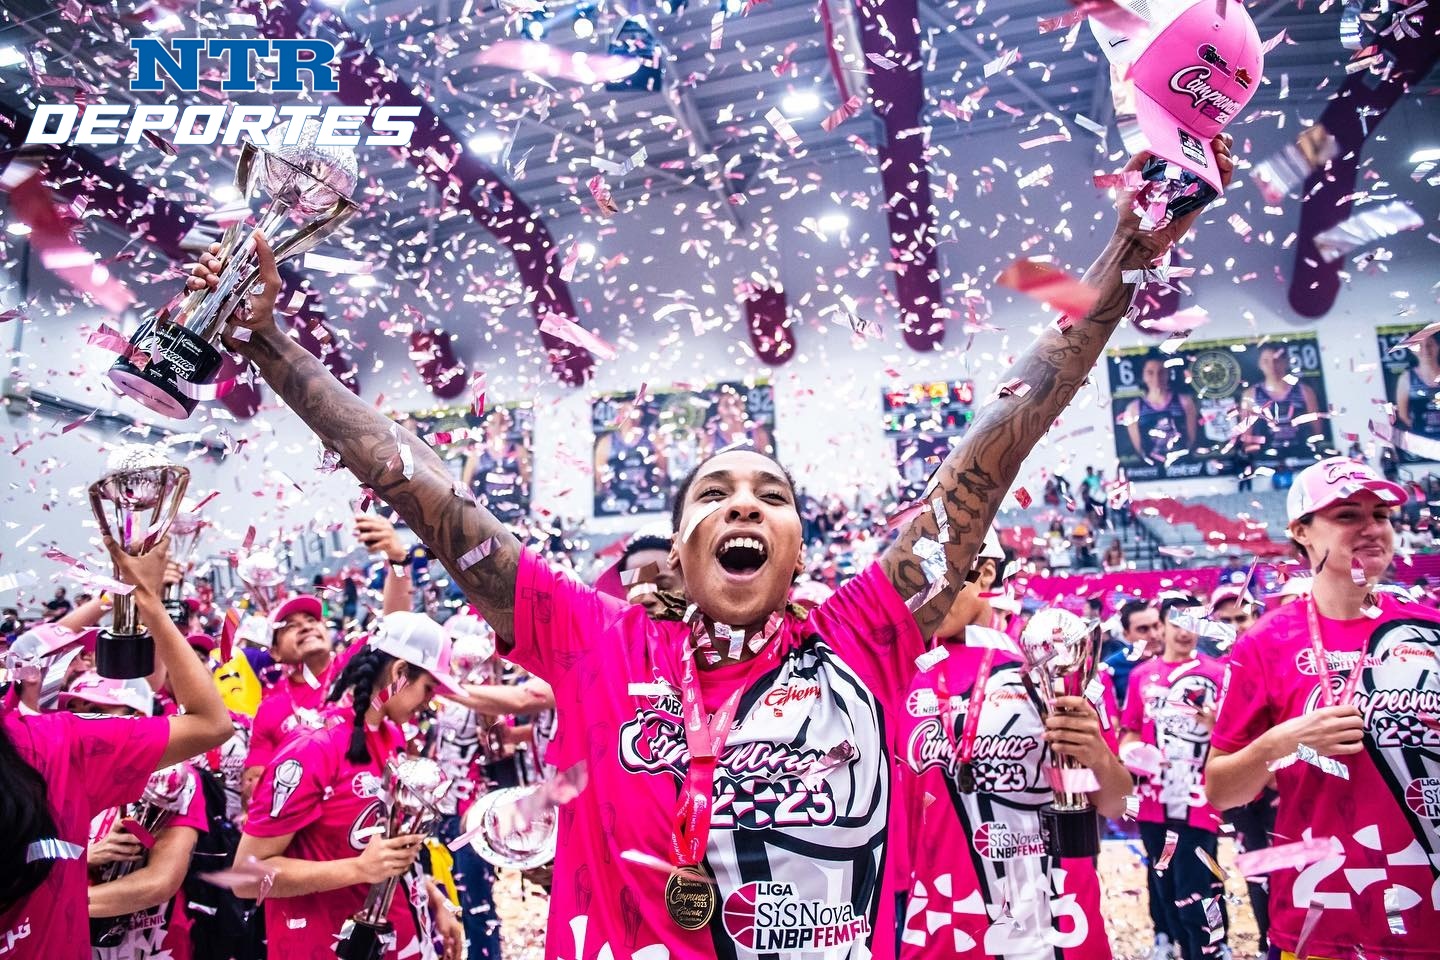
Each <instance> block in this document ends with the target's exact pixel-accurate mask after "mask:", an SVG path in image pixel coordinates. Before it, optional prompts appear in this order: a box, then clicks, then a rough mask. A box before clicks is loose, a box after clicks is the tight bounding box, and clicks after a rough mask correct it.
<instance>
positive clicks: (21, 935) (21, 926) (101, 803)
mask: <svg viewBox="0 0 1440 960" xmlns="http://www.w3.org/2000/svg"><path fill="white" fill-rule="evenodd" d="M0 723H3V724H4V725H5V733H6V734H7V735H8V736H9V737H10V739H11V740H12V741H13V742H14V744H15V748H16V749H17V750H18V751H19V752H20V756H21V757H23V758H24V759H25V761H26V762H27V763H29V764H30V765H31V766H33V767H35V769H36V770H38V771H39V772H40V775H41V776H43V777H44V778H45V786H46V789H47V791H48V793H49V797H48V799H49V801H50V808H51V812H52V813H53V815H54V817H55V824H56V827H57V830H56V834H57V839H59V840H63V841H65V842H66V843H70V844H74V845H75V846H76V847H78V848H79V850H80V852H79V854H78V856H77V858H76V859H73V860H57V861H55V866H54V868H53V869H52V870H51V871H50V876H48V877H47V878H46V879H45V882H44V883H43V884H41V885H40V886H39V888H37V889H36V890H35V892H34V893H32V894H30V896H29V897H27V898H25V899H24V900H22V901H20V902H19V903H17V904H15V905H13V906H12V907H10V909H8V910H6V911H5V912H4V913H0V957H4V958H5V960H89V957H90V923H89V909H88V899H87V895H86V892H85V890H86V887H87V886H88V880H87V877H86V869H85V852H84V851H85V844H86V841H87V840H88V839H89V837H90V818H91V817H93V816H95V814H97V813H99V812H100V811H101V810H104V809H105V808H106V807H114V806H118V805H120V804H122V803H127V802H129V801H131V800H134V799H136V798H137V797H139V796H140V792H141V791H142V790H144V789H145V782H146V780H148V779H149V778H150V774H151V773H153V772H154V771H155V768H156V767H158V766H159V765H160V756H161V754H162V753H164V752H165V745H166V744H167V743H169V741H170V721H169V720H166V719H165V718H164V717H136V718H130V717H99V716H77V715H75V714H71V713H53V714H43V715H38V716H35V715H31V716H22V715H21V714H19V713H18V712H15V711H11V712H9V713H6V714H5V715H4V716H3V717H0Z"/></svg>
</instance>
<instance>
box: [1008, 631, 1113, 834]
mask: <svg viewBox="0 0 1440 960" xmlns="http://www.w3.org/2000/svg"><path fill="white" fill-rule="evenodd" d="M1020 650H1021V653H1022V654H1023V656H1024V658H1025V672H1024V674H1023V678H1024V682H1025V686H1026V688H1027V689H1028V690H1029V691H1030V694H1031V696H1032V697H1033V698H1034V699H1035V700H1036V702H1037V703H1039V704H1040V715H1041V717H1042V718H1044V717H1048V716H1049V715H1050V714H1051V713H1053V712H1054V711H1055V698H1056V697H1062V696H1084V695H1085V693H1086V688H1087V687H1089V686H1090V683H1091V682H1092V681H1093V680H1094V679H1095V672H1096V670H1097V669H1098V668H1099V665H1100V637H1099V632H1098V631H1097V630H1096V629H1095V624H1093V623H1090V622H1088V621H1085V620H1081V619H1080V618H1079V617H1077V616H1075V615H1074V614H1073V613H1070V612H1069V611H1068V610H1061V609H1058V608H1056V607H1047V608H1046V609H1044V610H1041V611H1039V612H1038V613H1036V614H1035V616H1034V617H1032V618H1031V619H1030V622H1029V623H1028V624H1026V626H1025V631H1024V633H1022V634H1021V635H1020ZM1052 757H1054V759H1053V766H1052V768H1051V771H1050V772H1051V777H1050V783H1051V787H1052V788H1053V791H1054V794H1055V798H1054V800H1052V801H1051V802H1050V803H1047V804H1046V805H1045V806H1044V807H1042V808H1041V809H1040V830H1041V832H1042V833H1044V834H1045V842H1046V846H1047V847H1048V848H1049V852H1050V855H1051V856H1053V857H1093V856H1095V855H1097V854H1099V852H1100V821H1099V819H1098V818H1097V816H1096V813H1095V808H1094V807H1093V806H1091V804H1090V798H1089V797H1088V796H1087V795H1086V794H1087V791H1088V790H1093V789H1096V787H1095V785H1094V780H1095V775H1094V774H1093V773H1092V772H1091V771H1089V770H1086V769H1085V768H1084V767H1082V766H1081V765H1080V763H1079V761H1077V760H1075V759H1074V758H1073V757H1062V756H1055V755H1053V754H1052Z"/></svg>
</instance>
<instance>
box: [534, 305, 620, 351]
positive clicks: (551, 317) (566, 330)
mask: <svg viewBox="0 0 1440 960" xmlns="http://www.w3.org/2000/svg"><path fill="white" fill-rule="evenodd" d="M540 332H541V333H548V334H550V335H551V336H552V337H555V338H557V339H559V340H564V341H565V342H566V343H573V344H574V345H575V346H577V347H583V348H584V349H586V350H588V351H589V352H590V353H593V354H594V355H595V356H597V357H599V358H601V359H602V360H614V359H615V358H616V357H618V356H619V354H618V353H617V352H616V351H615V348H614V347H612V346H611V345H610V344H608V343H606V342H605V341H604V340H602V339H600V338H599V337H597V336H596V335H595V334H593V333H591V332H590V331H589V330H586V329H585V328H584V327H582V326H580V325H579V324H578V323H576V322H575V321H574V320H571V319H570V318H569V317H562V316H561V315H560V314H558V313H547V314H546V315H545V319H544V320H541V321H540Z"/></svg>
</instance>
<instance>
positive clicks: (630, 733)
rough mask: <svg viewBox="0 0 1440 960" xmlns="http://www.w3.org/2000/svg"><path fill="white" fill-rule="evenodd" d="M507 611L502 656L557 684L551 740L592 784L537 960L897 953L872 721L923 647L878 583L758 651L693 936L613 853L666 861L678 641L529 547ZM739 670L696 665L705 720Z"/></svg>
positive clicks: (680, 769) (649, 877) (885, 803)
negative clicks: (510, 629) (555, 731)
mask: <svg viewBox="0 0 1440 960" xmlns="http://www.w3.org/2000/svg"><path fill="white" fill-rule="evenodd" d="M515 599H516V603H515V631H516V636H515V647H514V649H513V651H511V652H510V653H509V654H507V656H508V657H509V658H510V659H512V660H514V661H515V662H516V663H518V664H520V665H521V666H523V667H524V668H525V669H527V670H529V671H530V672H531V673H533V674H535V675H536V676H539V677H543V678H544V679H546V680H548V681H549V682H550V683H551V685H552V686H553V687H554V689H555V699H556V705H557V709H558V711H559V714H560V720H559V723H560V727H561V728H562V729H568V730H569V731H570V739H568V740H567V742H568V743H569V744H571V745H573V753H574V754H575V756H574V759H576V760H578V759H581V757H580V756H579V755H580V754H582V753H583V759H584V760H585V761H586V763H587V770H588V775H589V785H588V787H587V788H586V789H585V790H584V791H583V792H582V793H581V794H580V795H579V797H577V798H576V799H575V800H574V801H572V802H570V803H568V804H566V805H565V806H563V807H562V808H561V812H560V835H559V843H558V846H557V853H556V858H555V865H554V866H555V881H554V888H553V890H552V893H551V900H550V923H549V935H548V939H547V944H546V949H547V953H548V954H549V955H551V956H560V957H569V958H573V960H593V958H597V957H614V958H616V960H622V958H631V957H639V958H642V960H643V958H648V957H667V958H669V960H700V958H713V957H717V956H723V957H736V958H745V957H752V958H753V957H756V956H757V955H763V954H775V953H785V954H786V955H787V956H788V957H795V958H815V957H820V956H826V957H829V958H835V960H838V958H840V957H851V956H853V957H862V956H865V955H866V954H867V949H868V945H869V943H870V941H871V939H872V936H873V937H874V939H875V941H876V943H877V946H878V947H883V944H884V942H885V941H886V940H887V939H888V940H890V941H893V938H894V927H893V926H891V927H889V928H888V929H881V928H880V926H879V922H878V917H879V914H878V912H877V911H878V907H879V904H880V901H881V900H882V899H891V900H893V892H891V891H888V890H887V891H885V893H884V895H883V896H882V891H881V886H882V877H883V876H884V875H885V869H884V860H885V857H886V856H887V855H888V851H887V846H888V844H889V842H890V841H889V836H888V833H887V827H886V819H887V818H886V812H887V810H888V809H889V806H890V800H891V788H892V785H891V757H890V754H889V750H888V746H889V745H888V743H887V739H886V738H887V736H888V735H889V734H888V731H886V729H885V724H886V723H887V722H890V721H889V717H893V716H894V712H893V708H892V707H891V706H889V704H890V702H891V701H892V700H899V698H900V696H901V695H902V693H903V683H904V682H905V678H907V677H908V675H909V672H910V671H912V670H913V669H914V666H913V660H914V657H915V656H916V655H918V654H919V653H920V652H921V650H922V643H921V640H920V635H919V632H918V630H917V629H916V628H915V623H914V619H913V618H912V617H911V615H910V613H909V611H908V610H907V609H906V608H905V605H904V603H903V602H902V601H901V600H900V598H899V596H898V595H897V594H896V593H895V591H894V589H893V588H892V587H891V585H890V583H889V582H888V581H887V580H886V578H885V575H884V573H883V571H881V570H880V569H879V568H878V567H871V568H870V569H868V570H867V571H866V572H865V573H864V574H862V575H861V576H859V577H857V578H855V579H854V580H852V581H850V582H849V583H848V584H846V585H845V586H844V587H842V588H841V589H840V590H839V591H838V592H837V593H836V594H835V595H834V596H833V597H831V598H830V599H829V600H828V601H827V602H826V603H824V604H823V605H821V606H820V607H819V608H817V609H816V610H814V611H813V612H811V613H810V615H809V617H808V618H807V619H805V620H800V619H798V618H796V617H795V616H794V615H793V614H791V615H787V617H786V619H785V622H784V625H783V626H782V627H781V629H780V632H779V634H778V635H777V636H776V637H775V638H774V639H773V640H772V641H771V642H772V643H778V644H781V648H780V649H781V650H782V651H783V653H782V655H781V657H780V659H779V661H778V662H777V663H776V665H775V666H774V667H773V668H772V669H771V670H770V671H769V672H768V673H766V674H765V675H764V676H762V677H760V678H759V679H758V680H757V681H756V682H755V683H754V685H753V687H752V688H751V689H749V690H747V691H746V692H745V693H744V695H743V696H742V697H741V699H740V703H739V707H738V709H737V711H736V718H737V719H736V725H735V726H734V727H732V730H731V732H730V737H729V741H728V743H727V745H726V748H725V751H724V754H723V755H722V757H721V758H720V762H719V765H718V769H717V771H716V775H715V785H714V791H713V798H714V816H713V821H712V826H711V830H710V834H709V839H708V844H707V846H706V851H705V866H706V868H707V869H708V870H709V872H710V873H711V875H712V876H714V877H715V879H716V881H717V883H718V906H717V909H716V912H715V915H714V917H713V918H712V920H711V922H710V924H709V926H708V927H707V928H705V929H702V930H698V931H694V932H690V931H686V930H683V929H681V928H680V927H679V926H678V925H676V924H675V923H674V922H673V921H672V920H671V919H670V917H669V915H668V913H667V912H666V909H665V901H664V889H665V882H666V879H667V874H666V873H665V872H663V871H661V870H657V869H655V868H654V867H651V866H645V865H642V864H639V863H635V862H633V861H632V860H631V859H627V858H624V857H622V856H621V855H622V854H623V853H625V852H627V851H638V852H640V853H642V854H645V855H648V856H649V857H654V858H659V859H661V860H666V861H668V860H669V846H670V844H669V838H670V834H671V829H672V823H673V821H674V818H675V814H676V811H677V806H678V805H677V799H678V796H679V787H680V784H681V782H682V781H683V778H684V775H685V773H686V771H687V770H688V769H689V764H690V754H689V750H688V748H687V746H686V742H685V734H684V730H683V727H682V723H681V718H680V712H681V701H680V696H679V691H680V678H681V675H682V667H681V660H680V657H681V652H682V650H683V649H684V647H685V646H686V645H687V644H688V642H689V627H687V626H686V625H684V624H681V623H675V622H653V621H651V620H649V619H648V617H647V616H646V612H645V609H644V608H643V607H641V606H638V605H630V604H626V603H624V602H623V601H620V600H617V599H615V598H612V597H609V596H605V595H602V594H598V593H596V592H595V591H594V590H592V589H590V588H589V587H586V586H583V585H581V584H579V583H577V582H575V581H574V580H572V579H570V578H569V577H568V576H566V575H565V574H563V573H561V572H559V571H557V570H555V569H553V568H551V567H550V566H549V565H547V564H546V563H545V562H544V561H541V560H539V559H537V558H536V557H535V556H533V555H532V554H530V553H528V552H526V553H524V554H522V557H521V560H520V571H519V577H518V579H517V582H516V589H515ZM749 669H750V664H748V663H745V664H740V665H738V666H734V665H732V666H728V667H725V668H722V669H719V670H714V671H708V670H701V671H698V673H699V676H700V682H701V685H702V692H703V696H704V700H705V703H706V705H707V706H708V707H710V708H712V709H713V708H714V707H715V706H718V705H719V704H720V702H721V701H722V700H723V699H724V698H725V696H726V695H727V694H728V693H729V692H730V691H731V690H733V689H735V687H736V686H737V685H738V684H741V683H743V682H744V679H745V677H746V674H748V673H749ZM872 691H876V692H878V694H879V696H877V693H876V692H872ZM886 691H894V692H895V693H894V695H893V696H888V697H887V696H885V693H886ZM832 751H834V753H832ZM827 754H830V756H827ZM836 757H840V758H841V759H838V760H837V759H835V758H836Z"/></svg>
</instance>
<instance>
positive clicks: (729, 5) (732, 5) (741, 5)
mask: <svg viewBox="0 0 1440 960" xmlns="http://www.w3.org/2000/svg"><path fill="white" fill-rule="evenodd" d="M744 9H745V0H725V12H726V13H728V14H730V16H732V17H733V16H735V15H736V14H738V13H739V12H740V11H741V10H744Z"/></svg>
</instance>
